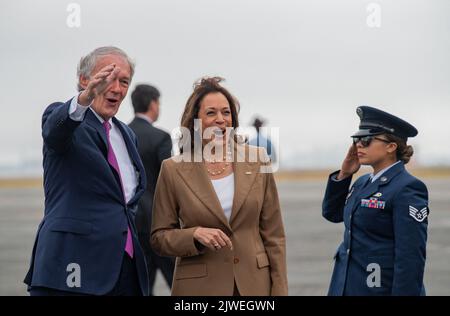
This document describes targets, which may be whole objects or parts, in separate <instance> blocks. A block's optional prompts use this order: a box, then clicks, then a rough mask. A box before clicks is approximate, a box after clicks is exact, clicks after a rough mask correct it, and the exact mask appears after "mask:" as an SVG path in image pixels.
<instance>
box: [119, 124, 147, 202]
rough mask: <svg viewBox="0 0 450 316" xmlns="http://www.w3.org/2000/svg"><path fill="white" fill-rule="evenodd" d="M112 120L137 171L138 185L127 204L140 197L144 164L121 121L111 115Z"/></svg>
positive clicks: (142, 187)
mask: <svg viewBox="0 0 450 316" xmlns="http://www.w3.org/2000/svg"><path fill="white" fill-rule="evenodd" d="M112 120H113V123H114V124H115V125H116V126H117V127H118V128H119V130H120V133H121V134H122V137H123V140H124V141H125V145H126V147H127V151H128V155H129V156H130V158H131V161H132V162H133V165H134V167H135V169H136V170H137V171H138V172H139V181H138V186H137V188H136V193H135V194H134V196H133V197H132V198H131V199H130V201H129V202H128V204H132V203H134V202H135V200H136V199H138V198H139V197H140V194H141V192H140V191H143V190H144V189H145V188H144V179H143V176H142V175H143V174H145V170H144V166H143V165H142V161H141V158H140V156H139V153H138V152H137V148H136V146H135V144H134V142H133V140H132V139H131V137H130V135H129V134H128V133H127V131H126V130H125V128H124V127H123V126H122V123H121V122H120V121H119V120H117V119H116V118H115V117H113V118H112Z"/></svg>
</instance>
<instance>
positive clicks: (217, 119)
mask: <svg viewBox="0 0 450 316" xmlns="http://www.w3.org/2000/svg"><path fill="white" fill-rule="evenodd" d="M221 80H222V79H221V78H217V77H215V78H204V79H202V80H201V81H200V82H199V83H197V84H196V85H195V86H194V92H193V93H192V95H191V96H190V98H189V99H188V101H187V104H186V108H185V111H184V114H183V117H182V120H181V126H182V127H183V128H184V130H185V131H188V132H189V133H188V137H185V135H184V136H183V140H182V141H181V142H180V143H181V145H182V146H183V148H182V154H181V155H178V156H175V157H173V158H170V159H167V160H165V161H164V162H163V164H162V167H161V172H160V175H159V178H158V182H157V185H156V192H155V198H154V204H153V220H152V232H151V243H152V246H153V248H154V250H155V251H156V252H157V253H159V254H160V255H163V256H175V257H177V259H176V268H175V273H174V280H173V285H172V295H197V296H204V295H217V296H228V295H243V296H251V295H254V296H260V295H287V293H288V290H287V288H288V286H287V275H286V242H285V233H284V228H283V222H282V218H281V211H280V204H279V201H278V193H277V188H276V184H275V181H274V178H273V174H272V173H271V172H267V169H268V167H269V164H270V163H269V162H265V161H268V160H269V158H268V157H267V154H265V150H264V149H263V148H258V147H253V146H248V145H246V144H238V142H237V137H236V136H235V134H234V129H236V128H237V127H238V126H239V123H238V106H239V105H238V102H237V100H236V99H235V98H234V97H233V96H232V95H231V94H230V93H229V92H228V91H227V90H226V89H225V88H224V87H223V86H221V85H220V81H221ZM195 120H199V121H195ZM211 129H213V133H211V134H212V136H211V135H210V136H211V137H209V138H208V137H205V138H206V139H203V138H199V137H198V136H199V135H202V136H204V135H205V134H206V131H207V130H209V131H211ZM203 130H204V131H205V133H204V134H202V131H203ZM228 131H231V132H230V133H228ZM199 139H200V140H201V141H200V145H199V146H197V149H198V148H200V151H201V152H200V154H201V156H200V159H199V158H198V156H197V157H196V158H195V157H194V156H195V155H196V153H198V152H199V151H198V150H197V151H195V148H196V145H194V143H195V142H196V141H197V140H199ZM212 145H214V146H212ZM230 147H232V148H230ZM210 148H213V149H212V150H211V151H210V152H208V149H210ZM192 149H194V153H193V152H192ZM222 149H223V150H222ZM211 157H213V159H211ZM255 157H256V158H257V159H255Z"/></svg>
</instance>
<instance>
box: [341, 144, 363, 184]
mask: <svg viewBox="0 0 450 316" xmlns="http://www.w3.org/2000/svg"><path fill="white" fill-rule="evenodd" d="M359 168H361V164H360V163H359V158H358V150H357V148H356V144H353V145H352V146H351V147H350V149H349V150H348V152H347V156H346V157H345V159H344V161H343V162H342V166H341V171H340V172H339V175H338V176H337V179H338V180H341V179H344V178H348V177H350V176H351V175H353V174H355V173H356V172H358V170H359Z"/></svg>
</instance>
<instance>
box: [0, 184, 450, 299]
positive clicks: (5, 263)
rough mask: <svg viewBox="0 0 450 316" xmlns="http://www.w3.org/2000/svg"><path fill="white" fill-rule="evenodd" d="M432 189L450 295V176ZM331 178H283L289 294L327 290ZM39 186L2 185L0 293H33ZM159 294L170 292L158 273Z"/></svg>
mask: <svg viewBox="0 0 450 316" xmlns="http://www.w3.org/2000/svg"><path fill="white" fill-rule="evenodd" d="M424 182H425V183H426V184H427V185H428V189H429V192H430V210H431V213H430V220H429V228H428V229H429V230H428V244H427V264H426V271H425V286H426V289H427V294H428V295H450V212H449V211H450V179H447V178H442V179H424ZM325 184H326V181H325V180H323V181H322V180H321V181H318V180H308V181H307V180H301V181H287V180H285V181H280V182H279V183H278V190H279V195H280V201H281V206H282V211H283V218H284V224H285V229H286V234H287V259H288V280H289V295H326V293H327V290H328V284H329V281H330V277H331V272H332V268H333V259H332V257H333V254H334V251H335V249H336V248H337V246H338V245H339V243H340V242H341V240H342V234H343V224H342V223H341V224H333V223H330V222H327V221H326V220H325V219H324V218H322V216H321V202H322V197H323V193H324V190H325ZM43 204H44V196H43V190H42V188H39V187H24V188H19V187H15V188H5V187H2V188H0V295H27V291H26V286H25V285H24V284H23V282H22V280H23V278H24V276H25V274H26V271H27V269H28V265H29V259H30V255H31V250H32V246H33V242H34V238H35V233H36V229H37V226H38V224H39V222H40V220H41V218H42V216H43ZM155 294H156V295H169V294H170V292H169V290H168V289H167V286H166V285H165V283H164V281H163V278H162V277H161V275H160V274H159V273H158V275H157V280H156V285H155Z"/></svg>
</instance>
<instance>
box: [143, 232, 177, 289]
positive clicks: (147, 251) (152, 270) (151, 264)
mask: <svg viewBox="0 0 450 316" xmlns="http://www.w3.org/2000/svg"><path fill="white" fill-rule="evenodd" d="M149 240H150V236H148V235H144V234H142V235H141V234H140V235H139V241H140V243H141V246H142V249H143V251H144V255H145V259H146V261H147V272H148V286H149V292H150V295H151V296H152V295H153V287H154V285H155V279H156V272H157V271H158V269H159V270H160V271H161V273H162V275H163V277H164V280H165V281H166V283H167V286H168V287H169V289H170V288H172V280H173V271H174V269H175V259H174V258H172V257H161V256H159V255H157V254H156V253H155V252H154V251H153V250H152V248H151V246H150V243H149Z"/></svg>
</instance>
